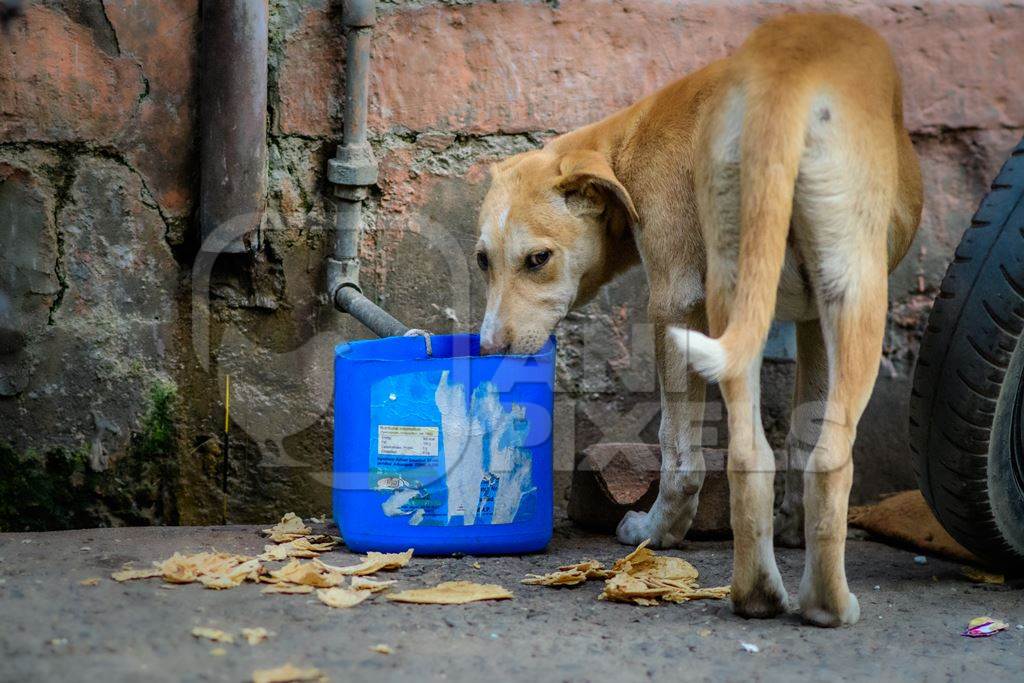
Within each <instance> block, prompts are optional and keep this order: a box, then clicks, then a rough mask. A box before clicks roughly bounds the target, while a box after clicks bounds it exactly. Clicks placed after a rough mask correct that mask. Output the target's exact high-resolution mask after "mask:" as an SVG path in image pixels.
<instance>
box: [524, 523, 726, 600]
mask: <svg viewBox="0 0 1024 683" xmlns="http://www.w3.org/2000/svg"><path fill="white" fill-rule="evenodd" d="M648 543H650V539H648V540H646V541H644V542H643V543H641V544H640V545H639V546H637V548H636V550H634V551H633V552H631V553H630V554H628V555H626V556H625V557H623V558H621V559H619V560H617V561H616V562H615V564H614V565H613V566H612V568H611V569H605V568H604V565H602V564H601V563H600V562H597V561H596V560H586V561H584V562H579V563H577V564H570V565H565V566H563V567H559V568H558V571H554V572H551V573H550V574H543V575H540V574H528V575H527V576H526V578H525V579H523V581H522V582H523V583H525V584H530V585H536V586H577V585H579V584H581V583H583V582H585V581H587V580H588V579H605V584H604V591H603V592H602V593H601V595H599V596H598V599H599V600H610V601H613V602H631V603H633V604H635V605H643V606H653V605H658V604H661V602H676V603H679V602H688V601H690V600H702V599H720V598H726V597H728V596H729V587H728V586H719V587H716V588H701V587H700V586H699V585H698V583H697V578H698V573H697V569H696V568H695V567H694V566H693V565H692V564H690V563H689V562H687V561H686V560H683V559H681V558H678V557H669V556H666V555H656V554H655V553H654V552H653V551H652V550H651V549H650V548H648V547H647V545H648Z"/></svg>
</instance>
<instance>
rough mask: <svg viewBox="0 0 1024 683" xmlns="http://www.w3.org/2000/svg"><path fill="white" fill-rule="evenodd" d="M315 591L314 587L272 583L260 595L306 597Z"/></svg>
mask: <svg viewBox="0 0 1024 683" xmlns="http://www.w3.org/2000/svg"><path fill="white" fill-rule="evenodd" d="M315 590H316V588H315V587H314V586H300V585H298V584H294V583H272V584H270V585H269V586H267V587H266V588H264V589H263V590H261V591H260V593H263V594H264V595H274V594H280V595H305V594H307V593H312V592H313V591H315Z"/></svg>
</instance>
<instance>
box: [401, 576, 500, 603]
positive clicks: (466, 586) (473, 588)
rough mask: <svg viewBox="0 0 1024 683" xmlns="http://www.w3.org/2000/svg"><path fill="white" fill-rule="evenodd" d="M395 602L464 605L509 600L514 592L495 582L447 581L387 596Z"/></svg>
mask: <svg viewBox="0 0 1024 683" xmlns="http://www.w3.org/2000/svg"><path fill="white" fill-rule="evenodd" d="M384 597H386V598H387V599H388V600H393V601H394V602H409V603H416V604H420V605H464V604H466V603H467V602H477V601H480V600H509V599H511V598H512V593H511V592H510V591H508V590H507V589H505V588H502V587H501V586H498V585H496V584H493V583H473V582H472V581H445V582H443V583H439V584H438V585H436V586H434V587H433V588H415V589H412V590H405V591H401V592H399V593H390V594H388V595H386V596H384Z"/></svg>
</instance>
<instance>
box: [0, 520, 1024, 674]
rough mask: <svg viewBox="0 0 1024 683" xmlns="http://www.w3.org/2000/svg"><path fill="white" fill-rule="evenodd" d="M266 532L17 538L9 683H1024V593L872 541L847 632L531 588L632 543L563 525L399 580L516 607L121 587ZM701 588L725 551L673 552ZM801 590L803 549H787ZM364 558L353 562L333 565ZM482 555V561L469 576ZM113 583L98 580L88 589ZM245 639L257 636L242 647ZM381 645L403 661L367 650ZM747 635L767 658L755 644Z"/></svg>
mask: <svg viewBox="0 0 1024 683" xmlns="http://www.w3.org/2000/svg"><path fill="white" fill-rule="evenodd" d="M262 545H263V539H261V538H260V536H259V534H258V528H257V527H241V526H234V527H216V528H133V529H88V530H82V531H71V532H52V533H26V534H0V680H3V681H29V680H33V681H34V680H40V681H42V680H47V681H49V680H61V681H82V680H103V681H140V680H146V681H180V680H187V681H243V680H250V679H251V675H252V672H253V670H255V669H260V668H269V667H274V666H279V665H281V664H284V663H286V662H293V663H295V664H297V665H307V666H316V667H318V668H320V669H321V670H322V671H323V672H324V673H326V674H327V675H328V676H329V677H330V679H331V680H333V681H363V680H374V681H377V680H385V681H404V682H409V681H421V680H431V681H434V680H446V681H463V680H472V681H504V680H531V681H587V680H601V681H616V682H618V681H644V680H680V679H687V680H688V679H715V680H716V681H732V680H744V681H746V680H767V681H773V680H786V681H789V680H794V679H813V680H840V679H842V680H847V681H850V680H870V681H880V680H886V681H888V680H922V679H928V680H951V679H957V680H967V679H970V680H979V681H997V680H1020V676H1021V671H1022V670H1024V629H1020V628H1018V627H1017V624H1024V592H1022V591H1021V590H1020V589H1019V588H1020V587H1019V586H1016V587H1013V586H1009V585H1003V586H991V585H979V584H973V583H969V582H967V581H966V580H965V579H963V578H962V577H961V575H960V573H959V567H958V566H957V565H956V564H952V563H949V562H944V561H941V560H935V559H929V560H928V562H927V564H924V565H919V564H916V563H915V562H914V559H913V557H914V554H913V553H911V552H907V551H905V550H899V549H894V548H890V547H887V546H884V545H880V544H878V543H874V542H869V541H862V540H857V541H851V542H850V543H849V545H848V555H847V568H848V573H849V576H850V583H851V586H852V589H853V591H854V592H855V593H856V594H857V595H858V596H859V598H860V604H861V612H862V617H861V621H860V623H859V624H857V625H856V626H854V627H852V628H845V629H840V630H820V629H816V628H812V627H809V626H803V625H801V623H800V621H799V619H798V618H797V617H795V616H792V615H790V616H787V617H785V618H781V619H775V620H769V621H745V620H743V619H740V618H738V617H736V616H734V615H733V614H732V613H731V612H730V610H729V606H728V604H727V602H725V601H710V602H695V603H689V604H682V605H671V604H668V605H662V606H658V607H634V606H631V605H624V604H614V603H607V602H599V601H598V600H597V595H598V593H600V591H601V584H600V582H588V583H587V584H585V585H583V586H580V587H577V588H563V589H554V588H546V587H536V586H525V585H521V584H520V583H519V579H520V578H522V576H523V575H524V574H526V573H528V572H538V573H539V572H544V571H547V570H550V569H553V568H554V567H556V566H557V565H559V564H563V563H567V562H572V561H578V560H580V559H584V558H591V557H594V558H596V559H599V560H602V561H604V562H606V563H610V562H612V561H613V560H614V559H615V558H617V557H621V556H622V555H623V554H624V553H625V552H626V549H625V548H624V547H623V546H620V545H617V544H616V543H615V542H614V541H613V540H612V539H611V538H608V537H602V536H596V535H592V534H585V533H581V532H579V531H576V530H574V529H572V528H569V527H562V528H560V529H559V530H558V531H557V532H556V535H555V538H554V540H553V541H552V544H551V547H550V549H549V550H548V551H547V552H546V553H543V554H537V555H530V556H525V557H507V558H498V557H488V558H471V557H461V558H443V559H430V558H414V559H413V561H412V563H411V564H410V565H409V566H408V567H406V568H404V569H402V570H400V571H398V572H397V573H395V574H394V575H393V576H392V577H389V578H397V579H399V587H401V588H406V587H419V586H424V585H430V584H434V583H436V582H439V581H443V580H451V579H471V580H476V581H483V582H495V583H500V584H502V585H504V586H505V587H507V588H509V589H511V590H512V591H513V592H514V593H515V598H514V599H513V600H508V601H504V602H500V603H479V604H471V605H465V606H426V605H406V604H396V603H390V602H387V601H385V600H383V599H382V598H380V597H379V596H377V597H375V598H374V599H372V600H370V601H368V602H365V603H363V604H361V605H359V606H357V607H355V608H352V609H348V610H334V609H330V608H328V607H326V606H324V605H322V604H320V603H319V602H318V601H316V600H315V597H311V596H306V595H291V596H283V595H278V596H268V595H261V594H260V593H259V588H257V587H256V586H254V585H252V584H244V585H242V586H240V587H238V588H236V589H233V590H227V591H212V590H206V589H203V588H202V587H201V586H199V585H198V584H193V585H187V586H176V587H165V585H164V584H163V583H162V582H161V581H160V580H159V579H150V580H145V581H135V582H129V583H123V584H119V583H115V582H114V581H111V580H109V578H108V577H109V574H110V572H112V571H114V570H117V569H119V568H120V567H121V566H122V565H123V564H124V563H125V562H129V561H131V562H134V563H135V566H136V567H141V566H147V565H148V562H149V561H151V560H158V559H163V558H165V557H168V556H170V555H171V554H172V553H173V552H174V551H199V550H203V549H209V548H217V549H218V550H226V551H234V552H239V553H250V554H257V553H258V552H260V551H261V550H262ZM672 554H678V555H681V556H682V557H685V558H686V559H688V560H689V561H691V562H692V563H693V564H694V565H695V566H696V567H697V568H698V569H699V570H700V572H701V583H702V584H703V585H706V586H713V585H720V584H723V583H725V582H726V581H727V580H728V575H729V566H730V562H731V550H730V545H729V544H728V543H721V542H717V543H694V544H692V545H691V546H690V547H689V548H688V549H686V550H683V551H679V552H678V553H676V552H674V553H672ZM778 558H779V563H780V568H781V570H782V575H783V577H784V578H785V580H786V584H787V586H789V588H790V590H791V591H795V590H796V587H797V583H798V581H799V577H800V572H801V567H802V561H803V552H802V551H797V550H785V549H782V550H779V551H778ZM324 559H325V561H327V562H330V563H332V564H347V563H350V562H351V561H352V559H353V558H352V557H351V556H350V555H349V553H347V552H345V551H339V552H332V553H328V554H327V555H325V556H324ZM476 561H479V562H480V564H481V568H480V569H476V568H474V567H473V566H472V564H473V563H474V562H476ZM93 576H100V577H103V580H102V581H101V582H100V583H99V585H97V586H93V587H89V586H83V585H80V584H79V581H80V580H82V579H86V578H89V577H93ZM980 615H991V616H994V617H997V618H1001V619H1003V620H1005V621H1008V622H1010V624H1011V628H1010V630H1009V631H1008V632H1003V633H999V634H997V635H996V636H994V637H991V638H987V639H968V638H963V637H961V636H960V635H959V633H960V631H961V630H962V629H963V628H964V625H965V624H966V622H967V621H968V620H969V619H970V618H972V617H975V616H980ZM194 626H211V627H215V628H220V629H223V630H226V631H230V632H233V633H235V634H238V633H239V632H240V630H241V629H242V628H243V627H255V626H262V627H265V628H267V629H269V630H271V631H273V632H275V633H276V635H275V636H274V637H272V638H270V639H269V640H268V641H265V642H263V643H262V644H259V645H255V646H250V645H248V644H247V643H245V642H244V641H241V642H240V643H236V644H234V645H225V646H223V647H224V649H225V650H226V654H224V655H221V656H216V655H214V654H212V653H211V650H214V648H215V647H216V645H215V644H213V643H210V642H208V641H203V640H197V639H196V638H193V637H192V636H191V635H190V631H191V629H192V628H193V627H194ZM239 640H241V639H239ZM377 643H386V644H388V645H390V646H392V647H393V648H394V654H391V655H381V654H377V653H375V652H372V651H371V650H370V647H371V646H373V645H375V644H377ZM741 643H751V644H754V645H756V646H757V647H758V648H759V649H760V651H759V652H757V653H751V652H747V651H745V650H744V649H743V647H742V645H741Z"/></svg>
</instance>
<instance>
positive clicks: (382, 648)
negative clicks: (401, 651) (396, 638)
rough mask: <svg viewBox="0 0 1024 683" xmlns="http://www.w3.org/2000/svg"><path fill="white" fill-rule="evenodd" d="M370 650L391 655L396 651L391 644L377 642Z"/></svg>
mask: <svg viewBox="0 0 1024 683" xmlns="http://www.w3.org/2000/svg"><path fill="white" fill-rule="evenodd" d="M370 650H371V651H372V652H376V653H378V654H382V655H390V654H392V653H393V652H394V649H392V647H391V646H390V645H387V644H385V643H377V644H376V645H374V646H373V647H371V648H370Z"/></svg>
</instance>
